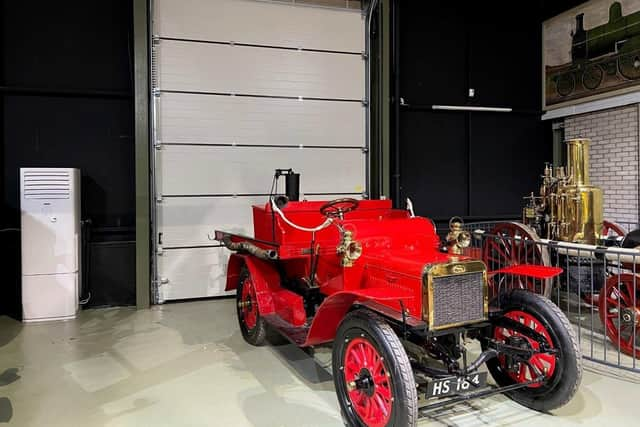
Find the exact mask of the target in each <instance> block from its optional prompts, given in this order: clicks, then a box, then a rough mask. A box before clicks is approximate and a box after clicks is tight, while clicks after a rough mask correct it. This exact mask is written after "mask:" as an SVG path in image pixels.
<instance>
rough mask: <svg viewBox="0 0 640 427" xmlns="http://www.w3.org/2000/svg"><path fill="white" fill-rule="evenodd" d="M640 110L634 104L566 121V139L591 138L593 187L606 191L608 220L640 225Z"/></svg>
mask: <svg viewBox="0 0 640 427" xmlns="http://www.w3.org/2000/svg"><path fill="white" fill-rule="evenodd" d="M638 108H639V105H638V104H635V105H631V106H625V107H620V108H613V109H610V110H603V111H598V112H594V113H587V114H582V115H579V116H572V117H567V118H566V119H565V121H564V126H565V138H566V139H571V138H589V139H591V154H590V157H589V162H590V164H591V165H590V169H591V170H590V176H591V184H592V185H596V186H598V187H600V188H602V190H603V191H604V218H605V219H607V220H610V221H621V222H628V223H634V224H636V223H638V169H639V163H638V150H639V144H640V139H639V138H640V136H639V135H638V126H639V121H638V120H639V119H638Z"/></svg>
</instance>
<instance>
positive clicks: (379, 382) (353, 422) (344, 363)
mask: <svg viewBox="0 0 640 427" xmlns="http://www.w3.org/2000/svg"><path fill="white" fill-rule="evenodd" d="M332 366H333V382H334V384H335V387H336V394H337V397H338V402H339V403H340V409H341V412H342V416H343V418H344V421H345V423H346V425H348V426H366V427H390V426H403V427H404V426H407V427H413V426H415V425H416V422H417V420H418V396H417V392H416V383H415V380H414V377H413V370H412V369H411V364H410V362H409V358H408V357H407V354H406V352H405V350H404V348H403V347H402V344H401V343H400V340H399V339H398V336H397V335H396V334H395V332H394V331H393V329H391V327H390V326H389V325H388V324H387V323H386V322H385V321H384V320H383V319H381V318H380V317H379V316H377V315H375V314H373V313H371V312H368V311H366V310H356V311H353V312H351V313H350V314H348V315H347V316H346V317H345V318H344V320H343V321H342V323H341V324H340V327H339V328H338V332H337V334H336V338H335V341H334V344H333V362H332Z"/></svg>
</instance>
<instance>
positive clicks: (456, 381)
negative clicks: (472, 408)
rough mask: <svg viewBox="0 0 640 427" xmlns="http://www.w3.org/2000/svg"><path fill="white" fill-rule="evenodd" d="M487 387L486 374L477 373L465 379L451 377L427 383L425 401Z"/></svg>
mask: <svg viewBox="0 0 640 427" xmlns="http://www.w3.org/2000/svg"><path fill="white" fill-rule="evenodd" d="M486 385H487V373H486V372H478V373H475V374H472V375H469V376H468V377H467V378H460V377H451V378H443V379H440V380H434V381H430V382H429V383H427V399H431V398H432V397H443V396H450V395H452V394H460V393H464V392H467V391H472V390H477V389H479V388H483V387H485V386H486Z"/></svg>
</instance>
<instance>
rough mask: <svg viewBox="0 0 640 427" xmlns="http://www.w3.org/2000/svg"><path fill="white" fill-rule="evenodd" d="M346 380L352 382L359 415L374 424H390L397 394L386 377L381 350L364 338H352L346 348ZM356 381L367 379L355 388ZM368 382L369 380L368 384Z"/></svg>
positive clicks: (373, 426) (367, 423) (351, 389)
mask: <svg viewBox="0 0 640 427" xmlns="http://www.w3.org/2000/svg"><path fill="white" fill-rule="evenodd" d="M344 360H345V365H346V366H345V370H344V375H345V381H346V382H347V384H348V385H349V387H348V390H350V391H349V392H348V393H347V394H348V396H349V399H350V400H351V403H352V405H353V408H354V410H355V412H356V414H357V415H358V416H359V417H360V418H361V419H362V421H363V422H364V424H365V425H367V426H370V427H383V426H386V425H387V424H388V423H389V421H390V418H391V407H392V400H393V393H392V390H391V383H390V381H389V378H388V377H387V376H386V374H385V372H386V368H385V366H384V361H383V359H382V357H381V356H380V353H378V350H377V349H376V348H375V347H374V346H373V344H372V343H371V342H369V341H368V340H367V339H366V338H364V337H358V338H354V339H353V340H351V341H350V342H349V343H348V344H347V347H346V349H345V359H344ZM356 380H359V381H362V380H367V381H368V382H369V385H367V386H362V383H360V385H359V386H358V385H357V386H356V387H360V388H356V389H353V384H356V383H357V382H356ZM365 384H366V383H365Z"/></svg>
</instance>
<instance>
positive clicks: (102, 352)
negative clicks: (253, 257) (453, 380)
mask: <svg viewBox="0 0 640 427" xmlns="http://www.w3.org/2000/svg"><path fill="white" fill-rule="evenodd" d="M329 354H330V350H329V349H324V350H323V349H321V350H319V351H318V352H317V354H316V356H315V357H310V356H308V355H307V354H306V353H305V352H303V351H301V350H299V349H297V348H295V347H293V346H291V345H277V346H270V347H262V348H255V347H251V346H249V345H247V344H246V343H245V342H244V341H243V339H242V336H241V334H240V332H239V331H238V328H237V325H236V318H235V313H234V307H233V301H232V300H228V299H227V300H216V301H200V302H192V303H182V304H168V305H164V306H158V307H154V308H153V309H151V310H145V311H135V310H133V309H103V310H86V311H83V312H82V313H81V314H80V316H79V317H78V319H77V320H75V321H69V322H63V323H49V324H39V325H23V324H21V323H19V322H16V321H13V320H11V319H8V318H6V317H0V425H5V424H4V423H8V424H6V425H10V426H65V427H67V426H102V425H104V426H225V427H227V426H264V427H267V426H291V427H294V426H295V427H298V426H342V422H341V419H340V415H339V411H338V404H337V401H336V398H335V395H334V389H333V382H332V380H331V375H330V374H329V373H328V371H327V367H328V365H329V357H328V356H329ZM639 384H640V379H639V378H638V376H634V375H631V374H627V373H624V374H623V373H619V372H617V371H615V370H607V369H604V368H601V367H599V365H593V364H590V365H588V366H587V369H586V371H585V376H584V380H583V383H582V387H581V389H580V391H579V392H578V395H577V396H576V398H575V399H574V400H573V401H572V402H571V403H570V404H569V405H568V406H566V407H564V408H562V409H561V410H559V411H557V412H556V413H555V414H540V413H536V412H533V411H530V410H527V409H525V408H523V407H521V406H519V405H517V404H515V403H513V402H511V401H510V400H508V399H506V398H504V397H502V396H497V397H493V398H490V399H486V400H482V401H473V402H470V403H466V404H461V405H457V406H454V407H452V408H449V409H442V410H439V411H436V412H433V413H432V414H431V416H430V417H429V418H426V419H424V420H423V421H422V422H421V424H420V425H434V426H440V425H444V426H507V425H518V426H540V425H545V424H546V425H548V426H552V425H553V426H556V425H557V426H581V427H588V426H598V427H601V426H602V425H616V424H632V423H633V425H636V423H637V421H636V420H637V413H638V411H637V408H635V405H637V404H638V398H637V396H638V390H639Z"/></svg>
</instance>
